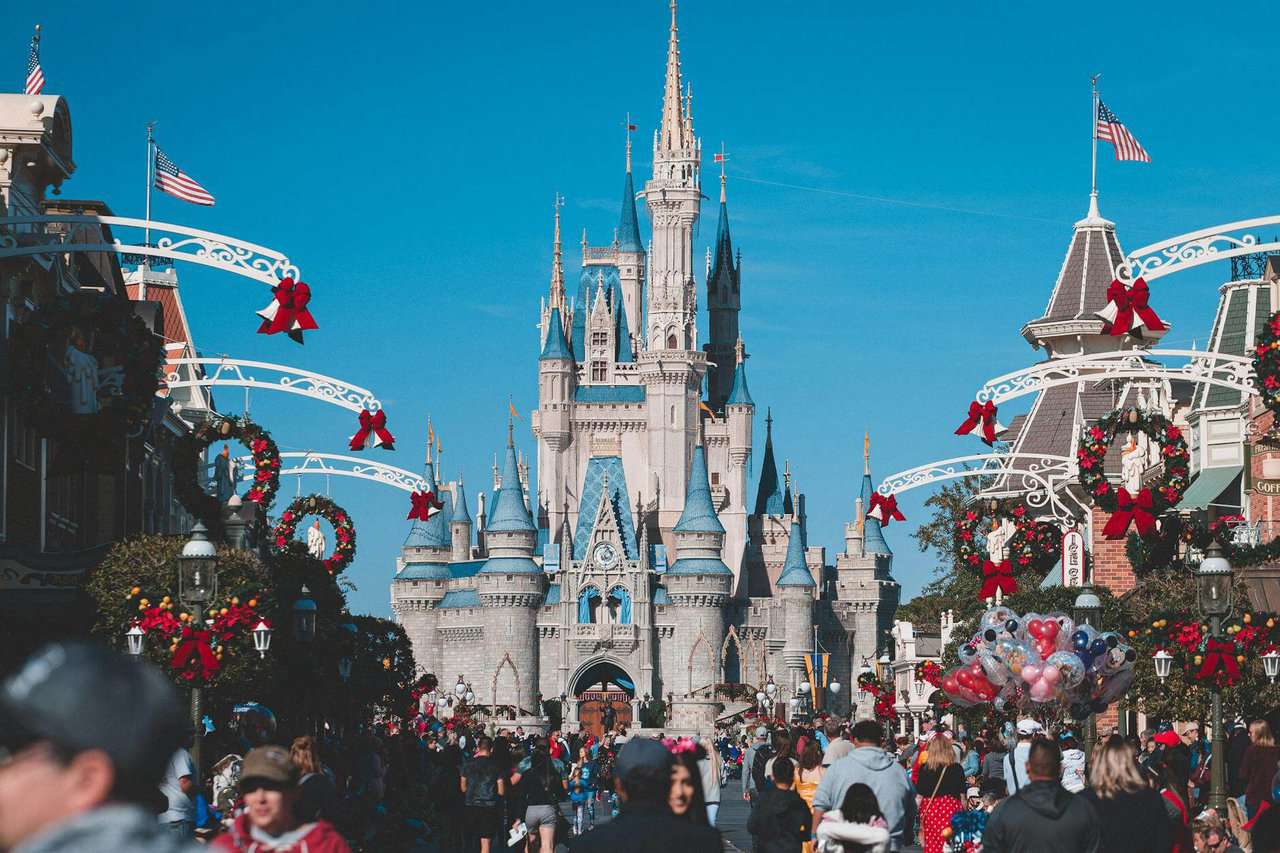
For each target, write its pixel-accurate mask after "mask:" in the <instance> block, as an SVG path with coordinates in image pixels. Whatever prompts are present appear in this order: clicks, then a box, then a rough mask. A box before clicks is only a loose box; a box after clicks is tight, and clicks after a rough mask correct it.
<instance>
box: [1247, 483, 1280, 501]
mask: <svg viewBox="0 0 1280 853" xmlns="http://www.w3.org/2000/svg"><path fill="white" fill-rule="evenodd" d="M1253 491H1254V492H1255V493H1257V494H1259V495H1267V496H1268V497H1280V480H1254V481H1253Z"/></svg>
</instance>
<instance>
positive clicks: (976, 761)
mask: <svg viewBox="0 0 1280 853" xmlns="http://www.w3.org/2000/svg"><path fill="white" fill-rule="evenodd" d="M960 769H961V771H963V772H964V778H965V779H967V780H968V781H970V782H976V781H977V780H978V773H980V772H981V770H982V759H981V757H979V755H978V748H977V746H975V745H974V744H973V742H971V741H970V740H969V738H968V736H967V735H966V736H965V738H964V740H963V741H961V742H960Z"/></svg>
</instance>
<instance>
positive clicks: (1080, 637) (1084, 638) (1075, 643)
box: [1071, 630, 1090, 652]
mask: <svg viewBox="0 0 1280 853" xmlns="http://www.w3.org/2000/svg"><path fill="white" fill-rule="evenodd" d="M1089 640H1090V637H1089V632H1088V631H1084V630H1081V631H1075V632H1073V633H1072V634H1071V648H1073V649H1075V650H1076V651H1077V652H1086V651H1088V650H1089Z"/></svg>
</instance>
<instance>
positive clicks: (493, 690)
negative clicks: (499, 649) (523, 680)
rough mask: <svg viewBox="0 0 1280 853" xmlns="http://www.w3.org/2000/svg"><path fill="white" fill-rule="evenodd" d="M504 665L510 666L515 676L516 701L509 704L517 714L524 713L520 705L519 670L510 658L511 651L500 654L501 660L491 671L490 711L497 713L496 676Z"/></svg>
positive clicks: (500, 672)
mask: <svg viewBox="0 0 1280 853" xmlns="http://www.w3.org/2000/svg"><path fill="white" fill-rule="evenodd" d="M504 666H507V667H510V668H511V674H512V675H514V676H515V677H516V701H515V702H512V703H511V704H512V705H514V706H515V708H516V713H517V714H521V713H524V709H523V708H521V707H520V670H518V669H516V665H515V661H513V660H511V652H507V653H505V654H504V655H503V656H502V660H500V661H498V666H497V668H496V669H494V671H493V684H492V687H491V689H490V692H489V695H490V696H491V697H493V701H492V703H491V704H490V706H489V707H490V709H491V711H492V713H495V714H496V713H497V707H498V676H499V675H501V674H502V668H503V667H504Z"/></svg>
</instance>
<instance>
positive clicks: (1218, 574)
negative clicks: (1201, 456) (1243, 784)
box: [1196, 540, 1233, 814]
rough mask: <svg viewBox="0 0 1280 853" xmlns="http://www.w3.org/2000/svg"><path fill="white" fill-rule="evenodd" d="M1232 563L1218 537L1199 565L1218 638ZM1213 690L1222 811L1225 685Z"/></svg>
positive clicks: (1216, 793) (1217, 796)
mask: <svg viewBox="0 0 1280 853" xmlns="http://www.w3.org/2000/svg"><path fill="white" fill-rule="evenodd" d="M1232 581H1233V578H1232V573H1231V564H1230V563H1229V562H1227V559H1226V557H1224V556H1222V547H1221V546H1220V545H1218V543H1217V540H1214V541H1211V542H1210V543H1209V547H1208V549H1207V550H1206V551H1205V555H1204V559H1203V560H1202V561H1201V562H1200V567H1199V568H1198V569H1196V584H1197V586H1198V587H1199V594H1198V596H1197V598H1198V603H1199V605H1200V612H1201V613H1203V614H1204V615H1205V616H1207V617H1209V637H1210V639H1212V640H1216V639H1218V633H1219V631H1220V630H1221V629H1222V618H1223V617H1224V616H1227V615H1228V614H1230V613H1231V586H1232ZM1211 691H1212V693H1213V742H1212V749H1213V753H1212V758H1211V760H1210V761H1209V806H1210V807H1211V808H1213V809H1215V810H1216V811H1217V812H1218V813H1219V814H1222V813H1223V810H1224V809H1225V808H1226V806H1227V792H1226V774H1225V772H1224V768H1223V766H1222V762H1223V761H1224V760H1225V758H1226V752H1227V739H1226V736H1225V735H1226V733H1225V732H1224V731H1223V730H1222V688H1220V687H1219V686H1218V685H1217V683H1216V682H1215V683H1214V685H1213V686H1212V688H1211Z"/></svg>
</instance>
